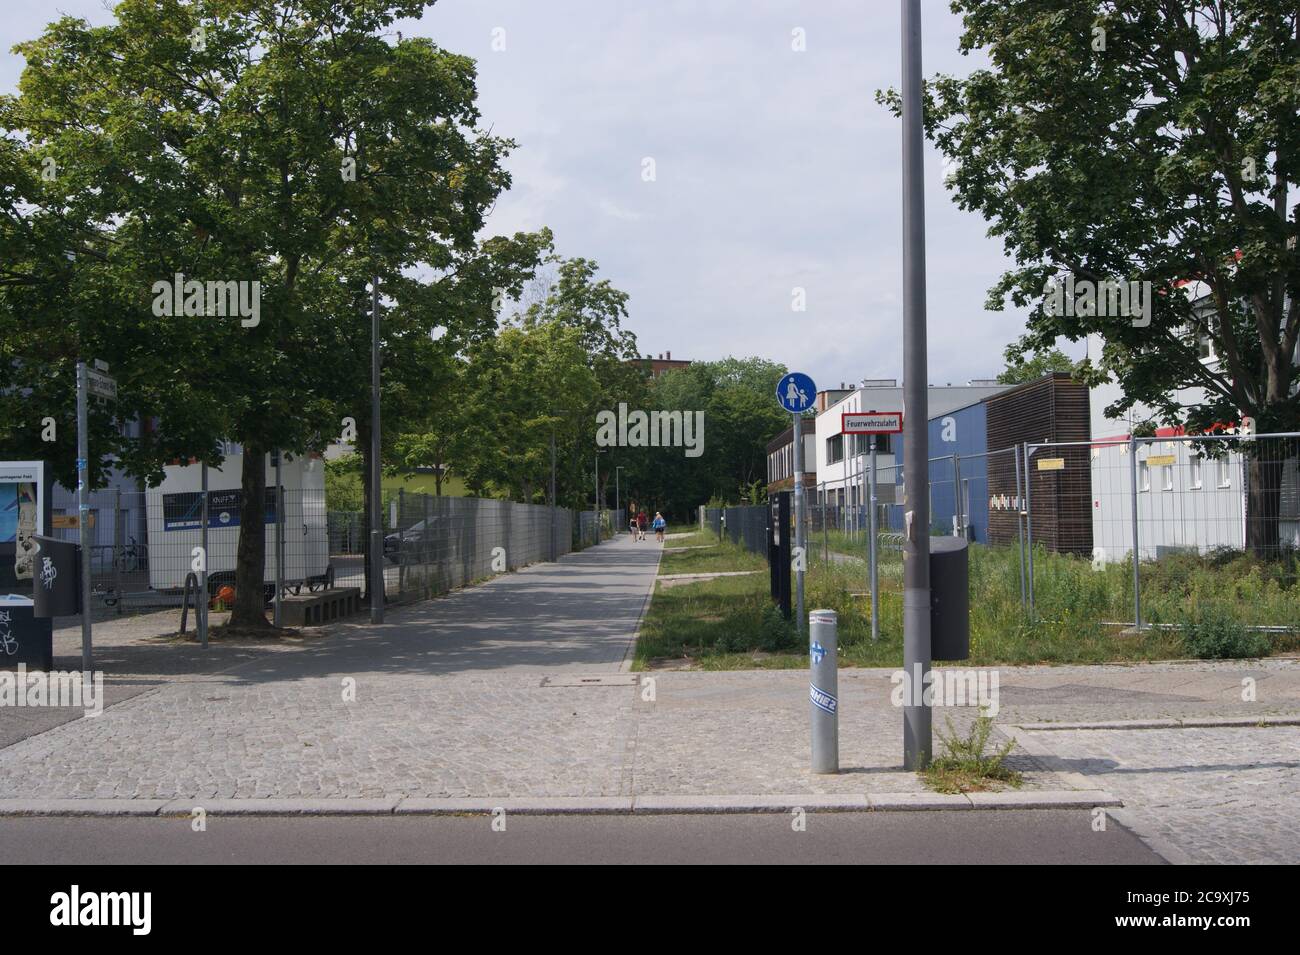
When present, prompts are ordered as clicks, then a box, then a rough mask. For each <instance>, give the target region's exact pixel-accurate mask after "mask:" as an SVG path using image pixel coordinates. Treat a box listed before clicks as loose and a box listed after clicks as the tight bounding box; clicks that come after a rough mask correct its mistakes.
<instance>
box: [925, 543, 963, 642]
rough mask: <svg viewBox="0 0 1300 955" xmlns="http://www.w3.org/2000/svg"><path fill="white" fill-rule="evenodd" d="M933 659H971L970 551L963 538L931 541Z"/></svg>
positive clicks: (931, 634)
mask: <svg viewBox="0 0 1300 955" xmlns="http://www.w3.org/2000/svg"><path fill="white" fill-rule="evenodd" d="M930 659H932V660H967V659H970V551H969V549H968V548H967V542H966V540H965V539H964V538H961V537H931V538H930Z"/></svg>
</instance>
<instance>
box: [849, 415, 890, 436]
mask: <svg viewBox="0 0 1300 955" xmlns="http://www.w3.org/2000/svg"><path fill="white" fill-rule="evenodd" d="M840 431H841V432H842V433H844V434H901V433H902V431H903V413H902V412H901V411H845V412H844V413H843V414H841V415H840Z"/></svg>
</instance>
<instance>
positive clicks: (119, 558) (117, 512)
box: [110, 487, 140, 617]
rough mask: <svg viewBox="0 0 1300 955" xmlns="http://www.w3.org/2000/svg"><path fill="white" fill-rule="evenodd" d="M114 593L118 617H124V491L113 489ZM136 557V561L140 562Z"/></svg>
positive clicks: (112, 549) (111, 551)
mask: <svg viewBox="0 0 1300 955" xmlns="http://www.w3.org/2000/svg"><path fill="white" fill-rule="evenodd" d="M110 553H111V554H112V555H113V593H114V594H116V595H117V615H118V616H119V617H120V616H122V602H123V601H122V565H123V564H125V563H126V552H125V548H124V545H123V541H122V489H121V488H119V487H115V488H113V546H112V548H111V549H110ZM139 559H140V558H139V557H138V556H137V557H136V561H137V562H138V561H139Z"/></svg>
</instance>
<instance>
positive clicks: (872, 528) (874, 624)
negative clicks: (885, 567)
mask: <svg viewBox="0 0 1300 955" xmlns="http://www.w3.org/2000/svg"><path fill="white" fill-rule="evenodd" d="M869 480H870V482H871V499H870V501H869V502H868V503H869V506H870V507H871V511H870V512H869V513H868V514H867V533H869V534H870V535H871V545H870V547H869V548H868V553H869V554H870V562H871V566H870V572H871V642H872V643H875V642H876V641H877V640H879V639H880V560H879V558H878V556H877V554H876V550H877V546H878V541H877V535H876V436H875V435H874V434H873V435H872V436H871V476H870V478H869Z"/></svg>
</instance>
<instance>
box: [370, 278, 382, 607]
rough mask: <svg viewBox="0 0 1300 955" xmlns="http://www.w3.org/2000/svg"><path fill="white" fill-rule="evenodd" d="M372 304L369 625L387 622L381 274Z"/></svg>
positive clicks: (375, 283)
mask: <svg viewBox="0 0 1300 955" xmlns="http://www.w3.org/2000/svg"><path fill="white" fill-rule="evenodd" d="M372 288H373V292H372V297H371V300H370V588H369V589H370V622H371V623H383V622H384V531H383V523H382V522H383V515H382V514H381V513H380V511H382V510H383V495H382V493H381V491H382V489H381V488H380V485H379V482H380V475H381V473H382V472H381V469H380V466H379V446H380V441H379V273H377V272H376V273H375V278H374V285H373V286H372Z"/></svg>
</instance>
